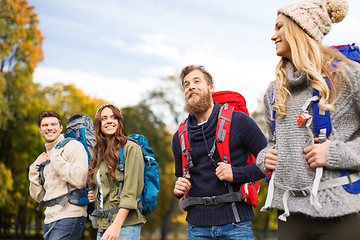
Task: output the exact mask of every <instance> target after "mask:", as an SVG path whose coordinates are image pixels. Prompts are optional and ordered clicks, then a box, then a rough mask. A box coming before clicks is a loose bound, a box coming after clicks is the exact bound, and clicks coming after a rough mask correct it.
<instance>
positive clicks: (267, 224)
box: [263, 213, 270, 239]
mask: <svg viewBox="0 0 360 240" xmlns="http://www.w3.org/2000/svg"><path fill="white" fill-rule="evenodd" d="M269 223H270V214H269V213H266V218H265V225H264V235H263V238H264V239H267V238H268V237H269Z"/></svg>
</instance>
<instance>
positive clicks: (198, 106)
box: [185, 91, 212, 115]
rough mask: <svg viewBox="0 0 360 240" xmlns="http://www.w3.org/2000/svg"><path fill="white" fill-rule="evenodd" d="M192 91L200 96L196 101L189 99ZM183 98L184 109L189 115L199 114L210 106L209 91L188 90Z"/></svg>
mask: <svg viewBox="0 0 360 240" xmlns="http://www.w3.org/2000/svg"><path fill="white" fill-rule="evenodd" d="M192 93H195V94H197V95H198V96H200V98H199V99H197V100H196V101H191V99H190V95H191V94H192ZM185 100H186V101H185V110H186V111H187V112H188V113H189V114H190V115H196V114H200V113H203V112H206V111H207V110H208V109H209V108H210V106H211V101H212V99H211V92H210V91H207V92H206V93H201V92H200V93H199V92H196V91H194V92H193V91H189V93H188V94H187V95H186V96H185Z"/></svg>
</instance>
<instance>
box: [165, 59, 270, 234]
mask: <svg viewBox="0 0 360 240" xmlns="http://www.w3.org/2000/svg"><path fill="white" fill-rule="evenodd" d="M180 78H181V80H182V85H183V87H184V90H185V101H186V111H187V112H188V113H189V116H188V119H187V137H188V142H189V148H188V153H189V154H190V155H191V159H192V166H189V165H188V168H187V169H183V168H182V148H181V145H180V141H179V134H180V135H181V133H179V132H176V133H175V134H174V136H173V143H172V150H173V154H174V158H175V175H176V177H177V181H176V183H175V187H174V194H175V196H176V197H177V198H179V199H180V198H181V197H182V196H185V195H186V194H188V195H187V199H189V201H190V200H191V201H192V200H194V201H193V203H195V202H196V203H195V204H190V205H189V206H187V208H186V210H187V217H186V221H187V222H188V239H253V233H252V227H251V219H252V218H253V217H254V212H253V210H252V206H251V205H249V204H248V203H246V202H244V201H233V199H230V198H227V197H226V196H228V195H229V193H230V192H232V191H233V192H234V193H238V192H239V191H240V186H241V185H242V184H244V183H248V182H255V181H257V180H260V179H261V178H264V177H265V175H264V174H263V173H262V172H261V171H260V170H259V169H258V168H257V166H256V165H255V164H251V165H248V166H246V163H247V158H248V155H249V152H250V153H252V154H253V155H254V156H255V157H256V156H257V154H258V153H259V152H260V151H261V150H262V149H263V148H264V147H265V146H266V145H267V141H266V138H265V136H264V135H263V133H262V132H261V130H260V128H259V127H258V126H257V124H256V123H255V122H254V121H253V120H252V119H251V118H250V117H249V116H248V115H246V114H244V113H242V112H237V111H234V112H233V115H232V122H231V128H230V134H229V153H230V158H231V165H230V164H228V163H225V162H222V161H221V160H220V156H219V152H218V150H217V149H215V152H214V155H213V156H212V157H209V154H210V152H211V150H212V147H213V146H214V141H215V135H216V128H217V124H218V116H219V110H220V107H221V106H220V104H218V103H217V102H213V100H212V93H213V92H214V86H213V81H212V77H211V75H210V74H209V73H208V72H207V71H205V69H204V67H203V66H193V65H190V66H187V67H185V68H184V69H183V70H182V72H181V74H180ZM210 156H211V154H210ZM229 186H231V187H229ZM230 188H231V190H230ZM199 199H200V200H202V199H203V200H204V201H203V203H199ZM200 202H201V201H200Z"/></svg>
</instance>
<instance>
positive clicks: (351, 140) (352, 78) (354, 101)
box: [326, 64, 360, 170]
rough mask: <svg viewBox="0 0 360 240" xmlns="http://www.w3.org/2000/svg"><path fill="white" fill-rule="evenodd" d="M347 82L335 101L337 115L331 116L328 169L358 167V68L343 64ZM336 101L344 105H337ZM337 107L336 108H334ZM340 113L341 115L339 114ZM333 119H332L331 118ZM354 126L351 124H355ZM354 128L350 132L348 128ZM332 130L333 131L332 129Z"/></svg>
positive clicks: (359, 99) (359, 113)
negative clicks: (331, 137) (331, 134)
mask: <svg viewBox="0 0 360 240" xmlns="http://www.w3.org/2000/svg"><path fill="white" fill-rule="evenodd" d="M342 66H343V67H344V70H345V72H346V75H347V82H346V84H345V88H344V90H343V91H342V96H341V97H340V98H339V100H337V102H336V103H335V111H337V113H338V115H339V116H337V117H336V118H335V117H334V118H333V117H332V125H333V130H334V128H337V129H336V134H335V135H334V138H333V139H331V144H330V146H329V148H328V150H327V163H326V167H328V168H330V169H353V170H359V169H360V135H359V132H360V121H359V115H360V81H359V80H360V68H359V67H355V66H350V65H348V64H343V65H342ZM337 103H339V106H340V104H344V103H346V104H344V105H346V106H345V107H337V105H336V104H337ZM336 107H337V108H336ZM340 115H341V116H340ZM333 119H334V120H333ZM355 124H357V125H356V126H352V125H355ZM352 127H353V128H354V130H352V131H351V132H349V131H350V129H352ZM333 132H334V131H333Z"/></svg>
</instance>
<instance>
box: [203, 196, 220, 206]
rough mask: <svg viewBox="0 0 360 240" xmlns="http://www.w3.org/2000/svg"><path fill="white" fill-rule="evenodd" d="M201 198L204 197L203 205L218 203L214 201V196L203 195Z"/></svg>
mask: <svg viewBox="0 0 360 240" xmlns="http://www.w3.org/2000/svg"><path fill="white" fill-rule="evenodd" d="M203 199H204V205H205V206H213V205H217V204H218V202H217V201H216V196H212V197H203Z"/></svg>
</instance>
